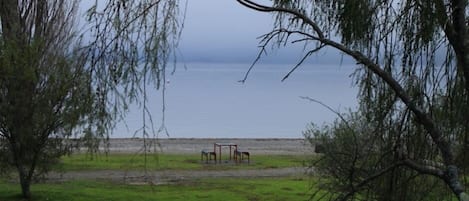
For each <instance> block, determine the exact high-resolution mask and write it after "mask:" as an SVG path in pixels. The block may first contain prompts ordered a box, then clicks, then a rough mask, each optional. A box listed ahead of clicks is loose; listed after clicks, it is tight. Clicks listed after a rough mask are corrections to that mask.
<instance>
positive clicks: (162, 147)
mask: <svg viewBox="0 0 469 201" xmlns="http://www.w3.org/2000/svg"><path fill="white" fill-rule="evenodd" d="M146 142H148V140H147V141H146ZM214 143H234V144H237V145H238V147H239V148H240V149H243V150H248V151H249V152H250V153H252V154H281V155H290V154H293V155H298V154H306V153H309V154H310V153H312V150H313V147H312V146H311V145H310V144H309V143H308V142H307V141H305V140H304V139H284V138H270V139H269V138H260V139H254V138H242V139H238V138H164V139H157V140H154V141H153V143H151V144H154V145H156V146H153V147H150V150H155V149H154V148H156V150H157V151H160V152H162V153H176V154H195V153H200V151H201V150H203V149H213V145H214ZM143 146H144V140H143V139H139V138H114V139H111V140H110V145H109V150H110V151H111V152H113V153H119V152H122V153H132V152H138V151H139V150H142V148H143Z"/></svg>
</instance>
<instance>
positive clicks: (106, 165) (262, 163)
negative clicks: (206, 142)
mask: <svg viewBox="0 0 469 201" xmlns="http://www.w3.org/2000/svg"><path fill="white" fill-rule="evenodd" d="M310 159H311V158H308V157H306V156H305V155H256V156H253V157H251V163H250V164H247V163H246V162H244V163H241V164H239V165H235V164H229V165H223V164H222V165H214V164H213V162H212V164H204V163H202V162H201V161H200V155H195V154H194V155H184V154H180V155H175V154H150V155H148V156H147V157H146V159H145V157H144V156H143V155H135V154H111V155H109V156H105V155H100V156H98V157H94V158H93V159H91V158H90V156H89V155H86V154H73V155H71V156H64V157H63V158H62V163H61V164H60V165H58V166H56V168H55V169H59V170H64V171H81V170H83V171H88V170H142V169H144V168H145V167H146V168H147V169H150V170H163V169H164V170H211V169H217V170H223V169H265V168H283V167H297V166H303V165H304V162H305V161H307V160H310ZM145 164H146V166H145Z"/></svg>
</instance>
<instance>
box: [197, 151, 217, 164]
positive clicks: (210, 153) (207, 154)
mask: <svg viewBox="0 0 469 201" xmlns="http://www.w3.org/2000/svg"><path fill="white" fill-rule="evenodd" d="M204 156H205V163H208V161H209V160H214V161H215V162H216V161H217V154H216V153H215V152H214V151H211V150H208V149H204V150H202V151H201V152H200V160H201V161H203V160H204ZM212 156H213V159H212Z"/></svg>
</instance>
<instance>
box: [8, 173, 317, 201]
mask: <svg viewBox="0 0 469 201" xmlns="http://www.w3.org/2000/svg"><path fill="white" fill-rule="evenodd" d="M308 186H309V181H307V180H299V179H291V178H278V179H203V180H197V181H191V182H184V183H176V184H169V185H157V186H149V185H140V186H138V185H124V184H115V183H109V182H96V181H70V182H65V183H59V184H38V185H35V186H34V187H33V189H32V190H33V192H34V197H33V199H32V200H33V201H36V200H37V201H39V200H50V201H55V200H57V201H59V200H61V201H62V200H69V201H75V200H76V201H78V200H82V201H88V200H103V201H104V200H113V201H119V200H122V201H124V200H125V201H127V200H174V201H177V200H185V201H186V200H227V201H229V200H233V201H242V200H246V201H248V200H259V201H261V200H266V201H267V200H269V201H270V200H278V201H280V200H308V198H309V196H310V195H309V194H308V193H307V192H308ZM17 192H18V186H17V185H13V184H11V183H7V182H2V181H0V200H3V201H14V200H21V199H20V198H19V197H18V196H17Z"/></svg>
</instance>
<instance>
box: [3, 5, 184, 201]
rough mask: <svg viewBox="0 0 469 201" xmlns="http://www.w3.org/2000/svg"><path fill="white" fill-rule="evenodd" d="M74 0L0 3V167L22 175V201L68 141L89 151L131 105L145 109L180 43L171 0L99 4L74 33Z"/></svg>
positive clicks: (175, 7) (105, 136)
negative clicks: (149, 94)
mask: <svg viewBox="0 0 469 201" xmlns="http://www.w3.org/2000/svg"><path fill="white" fill-rule="evenodd" d="M80 2H81V1H80V0H70V1H25V2H23V1H17V0H3V1H2V3H1V4H0V22H1V23H0V24H1V27H0V145H1V147H0V151H1V153H0V161H1V164H2V165H1V166H2V167H4V168H15V169H16V170H17V171H18V173H19V175H20V181H21V182H20V183H21V186H22V187H23V188H22V190H23V194H24V197H26V198H27V197H29V196H30V195H29V185H30V182H31V180H32V179H33V178H34V177H35V176H38V175H41V174H42V173H44V172H45V171H47V169H48V168H49V167H50V166H51V165H53V164H54V163H55V162H57V161H58V158H59V157H60V156H62V155H64V154H66V153H67V152H69V151H70V150H71V149H70V147H69V146H71V145H70V144H68V143H69V142H73V141H71V140H68V138H71V137H73V138H79V139H81V140H82V141H84V143H85V145H87V146H88V147H89V151H90V153H95V152H96V151H97V149H98V146H99V145H100V144H101V143H102V142H103V141H104V142H106V140H107V139H109V133H108V132H109V130H110V129H111V128H113V126H114V122H115V120H117V119H118V118H122V117H123V115H125V113H126V111H127V109H128V104H130V103H132V102H135V101H137V100H138V97H140V96H142V95H143V96H144V98H143V101H142V102H143V105H144V106H143V108H144V110H146V109H147V108H146V106H145V103H146V101H147V99H146V97H145V95H146V86H147V85H148V84H149V83H150V82H154V83H155V87H157V88H158V87H159V83H160V81H161V80H164V76H165V68H166V63H167V61H168V59H169V58H170V55H171V53H172V51H173V49H174V47H175V46H176V44H177V43H176V41H177V38H178V37H179V28H180V27H181V25H180V24H179V22H178V20H179V18H178V17H179V15H178V12H179V7H178V1H177V0H169V1H113V0H109V1H106V2H104V1H99V2H98V1H96V2H95V4H99V5H92V6H91V8H90V9H89V10H88V12H87V14H88V15H89V16H88V21H87V22H85V23H84V25H83V23H82V25H83V26H84V27H76V26H77V23H75V18H76V17H80V16H78V15H77V11H78V8H79V3H80ZM97 8H99V9H103V10H97ZM82 22H83V21H82ZM78 28H79V29H82V30H77V29H78ZM80 31H83V32H81V33H80ZM145 115H146V116H148V114H147V113H146V111H145ZM146 123H147V122H146V121H144V122H143V126H142V127H143V129H142V130H143V131H144V134H145V135H144V136H143V137H145V138H148V137H150V136H149V134H148V132H147V129H148V128H147V126H146Z"/></svg>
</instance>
